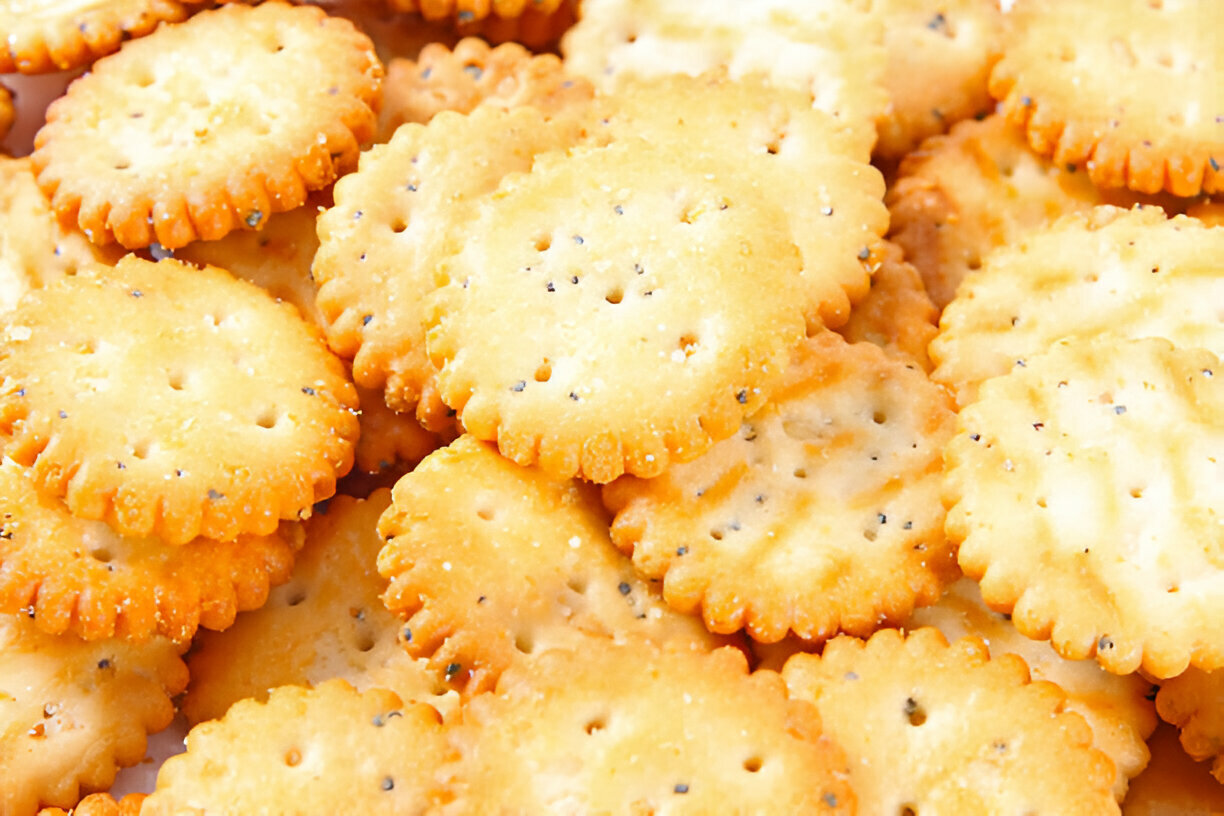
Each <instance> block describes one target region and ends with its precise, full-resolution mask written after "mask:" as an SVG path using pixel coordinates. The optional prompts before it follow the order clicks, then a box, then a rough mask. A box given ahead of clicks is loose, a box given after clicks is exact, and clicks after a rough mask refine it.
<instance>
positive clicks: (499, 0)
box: [386, 0, 565, 24]
mask: <svg viewBox="0 0 1224 816" xmlns="http://www.w3.org/2000/svg"><path fill="white" fill-rule="evenodd" d="M386 1H387V4H388V5H389V6H391V8H393V9H396V10H397V11H410V12H416V13H417V14H420V15H421V16H422V17H424V18H425V19H426V20H441V19H452V20H454V21H455V22H457V23H460V24H463V23H473V22H476V21H479V20H484V19H485V18H487V17H489V16H496V17H502V18H514V17H518V16H519V15H522V14H527V13H528V12H531V11H535V12H537V13H544V14H547V13H549V12H551V11H554V10H555V9H556V8H557V7H558V6H560V5H561V4H562V3H563V2H565V0H386Z"/></svg>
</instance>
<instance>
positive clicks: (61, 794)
mask: <svg viewBox="0 0 1224 816" xmlns="http://www.w3.org/2000/svg"><path fill="white" fill-rule="evenodd" d="M185 685H187V667H186V666H184V665H183V661H182V660H180V659H179V655H178V648H177V647H176V646H175V645H174V644H173V643H171V642H170V641H168V640H165V639H157V640H153V641H149V642H148V643H143V644H131V643H124V642H122V641H96V642H92V643H87V642H85V641H82V640H77V639H76V638H73V637H71V636H61V637H56V636H52V635H48V634H45V633H43V632H40V631H39V630H38V629H37V628H36V627H35V625H34V624H33V623H32V622H31V621H29V620H28V619H26V618H25V617H24V616H14V615H0V757H2V758H3V759H2V760H0V813H4V814H5V816H33V814H35V813H36V812H37V811H38V808H39V806H40V805H49V806H56V807H62V808H69V807H72V806H73V805H74V804H76V802H77V800H78V798H79V797H80V796H81V795H82V794H83V793H86V792H88V791H91V790H104V789H106V788H108V787H109V786H110V784H111V781H112V780H113V779H114V778H115V772H116V770H118V769H119V768H120V767H123V766H127V765H134V764H136V763H137V762H139V761H140V760H141V757H143V756H144V752H145V737H146V735H148V734H151V733H154V732H156V731H160V730H161V729H163V728H165V727H166V726H167V725H169V724H170V720H171V719H172V718H173V717H174V706H173V705H172V704H171V702H170V699H171V698H172V697H174V696H175V695H176V694H178V693H179V692H180V691H182V690H183V687H184V686H185Z"/></svg>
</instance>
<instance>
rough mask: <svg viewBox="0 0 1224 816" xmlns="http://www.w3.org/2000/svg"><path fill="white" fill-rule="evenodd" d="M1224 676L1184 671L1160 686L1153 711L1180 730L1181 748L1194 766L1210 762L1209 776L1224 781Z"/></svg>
mask: <svg viewBox="0 0 1224 816" xmlns="http://www.w3.org/2000/svg"><path fill="white" fill-rule="evenodd" d="M1221 699H1224V672H1221V671H1201V670H1199V669H1186V671H1185V672H1183V673H1182V674H1180V675H1178V676H1177V677H1172V678H1170V679H1169V680H1167V681H1165V682H1164V683H1162V684H1161V686H1160V693H1159V694H1157V695H1156V710H1157V711H1159V712H1160V717H1161V719H1163V720H1164V721H1165V722H1168V723H1171V724H1172V725H1175V726H1177V727H1178V728H1179V729H1181V735H1180V737H1179V739H1180V740H1181V745H1182V748H1183V749H1185V752H1186V753H1187V754H1189V755H1190V757H1191V758H1192V759H1194V760H1195V761H1197V762H1202V761H1203V760H1206V759H1210V760H1212V762H1211V773H1212V776H1214V777H1215V778H1216V779H1217V780H1220V779H1224V756H1222V755H1224V707H1221V705H1220V701H1221Z"/></svg>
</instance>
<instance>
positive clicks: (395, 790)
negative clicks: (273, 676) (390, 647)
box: [140, 680, 448, 816]
mask: <svg viewBox="0 0 1224 816" xmlns="http://www.w3.org/2000/svg"><path fill="white" fill-rule="evenodd" d="M447 757H448V749H447V746H446V740H445V737H444V735H443V731H442V719H441V716H440V715H439V714H438V712H437V711H435V710H434V709H433V708H432V707H430V706H428V705H425V704H424V703H417V704H405V703H404V702H403V701H402V700H400V698H399V697H398V696H396V695H395V693H394V692H391V691H387V690H386V689H377V688H374V689H369V690H367V691H364V692H358V691H357V690H355V689H354V688H353V687H352V686H351V685H349V684H348V683H346V682H345V681H343V680H332V681H329V682H327V683H323V684H322V685H320V686H316V687H315V688H313V689H305V688H301V687H298V686H282V687H280V688H277V689H273V690H272V692H271V694H270V695H269V697H268V699H267V701H266V702H256V701H255V700H243V701H242V702H239V703H237V704H235V705H234V706H233V707H232V708H231V709H230V710H229V711H228V712H227V713H226V715H225V716H224V717H223V718H222V719H220V720H212V721H209V722H206V723H202V724H200V725H197V726H196V727H195V728H193V729H192V730H191V732H190V733H189V734H188V735H187V751H186V753H183V754H179V755H177V756H174V757H171V758H170V759H168V760H166V762H165V764H163V765H162V768H161V771H160V772H159V773H158V775H157V789H156V790H155V791H154V792H153V794H152V795H151V796H149V798H148V799H146V800H145V801H144V805H143V807H142V808H141V811H140V812H141V814H142V816H163V815H164V816H170V815H171V814H173V816H180V815H181V814H205V813H283V812H290V813H292V812H302V813H304V812H311V813H425V812H427V811H428V810H429V807H430V805H432V804H434V803H435V801H436V800H438V799H439V797H440V796H441V795H442V791H441V790H440V788H439V784H438V782H437V781H436V778H435V777H436V772H437V768H438V766H439V764H440V763H442V762H443V761H445V760H446V759H447Z"/></svg>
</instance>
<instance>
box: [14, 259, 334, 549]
mask: <svg viewBox="0 0 1224 816" xmlns="http://www.w3.org/2000/svg"><path fill="white" fill-rule="evenodd" d="M0 376H2V377H3V388H2V389H0V432H2V433H3V434H4V435H5V436H7V437H8V440H7V442H6V446H5V455H6V456H8V457H11V458H12V459H14V460H15V461H17V462H20V463H21V464H23V465H27V466H30V467H32V470H33V474H34V478H35V481H36V482H37V484H38V486H39V488H40V489H42V490H45V491H47V492H49V493H50V494H52V495H54V496H62V497H64V500H65V501H66V503H67V504H68V507H69V509H70V510H71V511H72V512H73V513H74V514H75V515H78V516H81V517H82V518H87V519H104V520H106V522H107V523H108V524H110V525H111V526H112V527H114V528H115V529H116V530H118V531H119V532H120V533H122V534H124V535H133V536H145V535H150V534H153V535H158V536H160V537H162V538H163V539H165V540H166V541H168V542H170V543H173V544H181V543H184V542H187V541H190V540H191V539H193V538H196V537H197V536H200V535H203V536H205V537H208V538H213V539H218V540H231V539H233V538H234V537H235V536H237V535H239V534H243V533H255V534H260V535H267V534H271V533H272V532H274V531H275V530H276V528H277V526H278V524H279V523H280V521H281V520H282V519H297V518H306V517H308V516H309V515H310V509H311V506H312V505H313V504H314V503H315V502H317V501H320V500H322V499H325V498H327V497H328V496H330V495H331V494H332V493H333V492H334V490H335V482H336V478H337V476H342V475H344V474H345V473H346V472H348V470H349V467H350V466H351V465H352V455H353V443H354V441H355V437H356V436H357V427H358V426H357V418H356V416H354V415H353V412H354V410H355V409H356V393H355V392H354V390H353V386H352V384H351V383H350V382H349V381H348V378H347V377H346V376H345V372H344V367H343V365H342V364H341V363H340V361H339V360H337V359H336V358H335V357H333V356H332V355H331V354H330V353H329V352H328V351H327V349H326V348H325V347H324V344H323V340H322V337H321V336H320V333H319V331H318V329H316V328H314V327H312V326H310V325H308V324H307V323H305V322H303V321H302V320H301V318H299V317H298V315H297V314H296V312H295V310H294V309H292V308H291V307H289V306H287V305H285V304H278V303H276V302H274V301H273V300H272V299H271V297H269V296H268V295H267V294H266V293H264V292H262V291H260V290H259V289H257V288H256V287H254V286H253V285H251V284H249V283H246V282H244V281H238V280H235V279H234V278H233V277H232V276H230V275H229V273H227V272H225V271H224V270H221V269H217V268H215V267H204V268H202V269H196V268H194V267H191V266H188V265H186V264H183V263H181V262H179V261H174V260H163V261H160V262H158V263H153V262H150V261H144V260H141V259H139V258H137V257H136V256H134V255H129V256H128V257H126V258H124V259H123V260H122V261H120V262H119V264H118V265H116V266H115V267H114V268H112V269H110V270H108V271H107V273H106V276H105V277H100V276H92V275H77V276H76V277H73V278H66V279H64V280H62V281H59V282H57V283H55V284H53V285H50V286H47V287H45V288H43V289H39V290H37V291H34V292H31V293H30V294H29V295H28V296H27V297H26V298H25V300H24V301H23V302H22V303H21V305H20V306H19V307H18V308H17V309H16V311H14V312H13V313H12V316H11V319H10V321H9V323H8V325H7V326H6V329H5V333H4V335H3V337H0Z"/></svg>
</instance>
